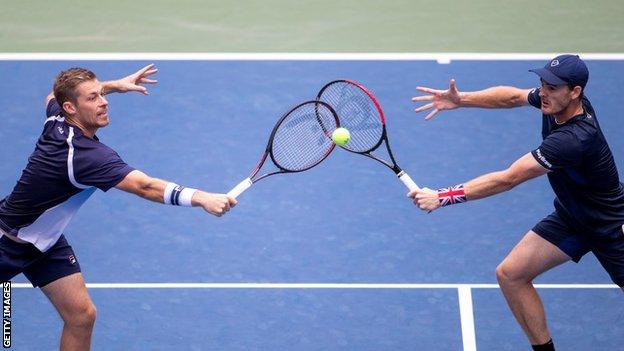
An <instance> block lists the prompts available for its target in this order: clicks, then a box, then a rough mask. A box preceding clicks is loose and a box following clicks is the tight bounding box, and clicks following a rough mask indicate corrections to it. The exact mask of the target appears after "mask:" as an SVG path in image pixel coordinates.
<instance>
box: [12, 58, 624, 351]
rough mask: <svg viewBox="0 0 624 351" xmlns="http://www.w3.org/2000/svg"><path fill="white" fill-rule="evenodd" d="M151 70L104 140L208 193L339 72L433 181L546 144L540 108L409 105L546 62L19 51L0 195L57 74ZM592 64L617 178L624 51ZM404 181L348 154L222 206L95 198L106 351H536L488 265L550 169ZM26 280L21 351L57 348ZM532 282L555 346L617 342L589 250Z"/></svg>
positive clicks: (19, 309)
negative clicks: (42, 57)
mask: <svg viewBox="0 0 624 351" xmlns="http://www.w3.org/2000/svg"><path fill="white" fill-rule="evenodd" d="M154 58H157V57H154ZM150 62H156V64H157V66H158V68H159V69H160V72H159V74H158V79H159V84H158V85H156V86H154V87H151V88H150V95H149V96H147V97H146V96H141V95H138V94H134V95H129V94H126V95H110V96H109V97H108V99H109V102H110V116H111V120H112V122H111V125H110V126H108V127H107V128H105V129H102V130H101V131H100V132H98V136H99V137H100V139H101V140H102V141H103V142H104V143H106V144H107V145H109V146H111V147H113V148H114V149H115V150H117V151H118V152H119V154H120V155H121V156H122V158H124V160H125V161H126V162H128V163H129V164H130V165H132V166H134V167H136V168H138V169H140V170H142V171H144V172H146V173H148V174H150V175H152V176H155V177H159V178H164V179H168V180H171V181H176V182H178V183H180V184H185V185H189V186H194V187H200V188H202V189H204V190H207V191H212V192H226V191H228V190H229V189H230V188H231V187H232V186H234V185H235V184H237V183H238V182H239V181H240V180H242V179H243V178H245V177H246V176H247V174H248V172H249V171H250V170H251V168H252V166H253V165H254V164H255V162H256V161H257V159H258V157H259V156H260V153H261V151H262V149H263V148H264V147H265V143H266V141H267V138H268V135H269V132H270V129H271V128H272V126H273V124H274V122H275V121H276V120H277V118H278V117H279V116H280V115H281V113H283V112H285V111H286V110H287V109H288V108H289V107H290V106H292V105H294V104H296V103H298V102H300V101H303V100H307V99H311V98H314V96H315V95H316V93H317V91H318V89H319V88H320V87H321V86H322V85H323V84H324V83H325V82H327V81H329V80H333V79H337V78H350V79H354V80H357V81H360V82H361V83H363V84H364V85H366V86H367V87H369V88H370V89H371V90H373V92H374V93H375V94H376V96H377V97H378V98H379V101H380V103H381V104H382V107H383V108H384V110H385V112H386V117H387V123H388V132H389V135H390V142H391V144H392V146H393V150H394V152H395V156H396V157H397V160H398V162H399V164H400V165H401V166H402V167H403V168H404V169H406V170H407V171H409V173H410V175H411V176H412V178H413V179H414V180H415V181H416V182H417V183H418V184H419V185H421V186H428V187H433V188H436V187H442V186H448V185H451V184H456V183H459V182H462V181H466V180H468V179H471V178H474V177H476V176H478V175H481V174H483V173H486V172H490V171H495V170H500V169H503V168H505V167H507V166H508V165H509V164H510V163H511V162H512V161H513V160H515V159H517V158H518V157H520V156H522V155H523V154H525V153H527V152H529V151H530V150H532V149H533V148H534V147H536V146H537V145H539V143H540V140H541V137H540V131H541V121H540V118H541V114H540V113H539V111H538V110H536V109H533V108H529V107H527V108H522V109H513V110H496V111H494V110H479V109H462V110H457V111H450V112H444V113H441V114H439V115H438V116H437V117H436V118H435V119H434V120H432V121H429V122H425V121H423V117H424V114H415V113H414V112H413V108H414V107H416V105H414V104H413V103H412V102H411V101H410V98H411V97H412V96H414V94H415V89H414V88H415V86H417V85H424V86H431V87H437V88H445V87H446V86H447V84H448V79H450V78H451V77H453V78H456V79H457V82H458V87H459V89H460V90H476V89H480V88H485V87H488V86H492V85H503V84H504V85H515V86H519V87H527V88H530V87H533V86H536V85H537V84H538V79H537V77H536V76H535V75H534V74H532V73H530V72H528V71H527V70H528V69H530V68H534V67H539V66H541V65H543V63H544V62H545V61H544V60H537V61H534V60H504V61H501V60H493V61H455V60H453V61H451V63H450V64H439V63H438V62H436V61H434V60H425V61H420V60H406V61H396V60H377V61H374V60H364V61H341V60H320V61H319V60H314V59H310V60H285V61H282V60H268V61H263V60H260V61H247V60H217V61H203V60H199V61H194V60H189V61H176V60H167V61H160V60H157V59H154V60H145V61H143V60H135V61H125V60H121V61H112V60H108V61H100V60H95V61H73V60H57V61H47V60H46V61H38V60H35V61H22V60H19V59H13V60H6V61H0V72H1V73H2V74H1V75H2V77H3V79H2V80H0V91H1V92H2V94H0V106H1V107H2V110H3V113H2V115H3V123H2V125H3V128H2V129H0V139H1V140H2V141H3V143H2V144H3V147H2V151H1V152H0V155H2V160H3V162H2V164H1V165H0V193H1V194H7V193H9V192H10V190H11V189H12V187H13V185H14V184H15V183H14V182H15V181H16V180H17V179H18V177H19V175H20V172H21V170H22V168H23V167H24V166H25V164H26V160H27V157H28V156H29V154H30V152H32V149H33V146H34V143H35V142H36V139H37V137H38V136H39V133H40V131H41V128H42V124H43V120H44V117H45V115H44V109H43V99H44V97H45V95H46V94H47V93H48V92H49V90H50V88H51V84H52V81H53V77H54V76H55V75H56V73H58V71H59V70H61V69H64V68H67V67H70V66H75V65H79V66H86V67H88V68H91V69H92V70H94V71H95V72H96V73H97V74H98V76H99V77H100V79H102V80H107V79H112V78H117V77H119V76H121V75H125V74H127V73H130V72H133V71H134V70H136V69H138V68H139V67H141V66H142V65H144V64H147V63H150ZM588 65H589V69H590V72H591V75H590V82H589V85H588V88H587V95H588V96H589V97H590V99H591V101H592V103H593V105H594V107H595V108H596V111H597V114H598V119H599V121H600V124H601V126H602V129H603V131H604V133H605V135H606V137H607V139H608V141H609V143H610V146H611V148H612V151H613V153H614V156H615V158H616V160H617V162H618V167H619V169H620V174H622V173H621V172H622V169H624V141H623V140H622V138H621V137H620V135H621V129H622V125H623V124H624V117H622V114H621V111H620V104H619V102H621V87H620V85H621V82H620V81H619V77H620V76H621V75H622V74H623V73H624V61H621V60H590V61H588ZM406 192H407V191H406V189H405V188H404V186H403V185H402V184H401V182H400V181H398V180H397V179H396V178H395V176H394V175H393V174H392V172H390V171H389V170H388V169H386V168H384V167H382V166H381V165H379V164H376V163H375V162H373V161H371V160H370V159H367V158H364V157H361V156H356V155H353V154H349V153H347V152H344V151H343V150H339V149H337V150H335V152H334V153H333V154H332V155H330V157H329V158H328V159H327V160H326V161H325V162H324V163H323V164H321V165H320V166H318V167H316V168H314V169H312V170H310V171H309V172H305V173H301V174H295V175H286V176H277V177H271V178H267V179H266V180H263V181H261V182H259V183H257V184H256V185H254V186H253V187H252V188H251V189H250V190H248V191H247V192H246V193H244V194H243V195H242V196H241V197H240V198H239V205H238V206H237V207H236V208H235V209H233V210H232V211H231V212H230V213H229V214H228V215H227V216H225V217H223V218H216V217H212V216H210V215H208V214H205V213H203V212H202V211H201V210H199V209H193V210H191V209H188V208H174V207H170V206H162V205H158V204H154V203H149V202H147V201H144V200H141V199H139V198H137V197H135V196H133V195H130V194H126V193H123V192H121V191H118V190H111V191H109V192H108V193H106V194H104V193H102V192H100V191H98V192H96V194H95V195H94V196H93V197H92V198H91V199H90V201H88V202H87V203H86V204H85V205H84V206H83V207H82V209H81V210H80V212H79V213H78V215H77V216H76V217H75V218H74V220H73V222H72V223H71V224H70V226H69V227H68V229H67V231H66V234H67V237H68V240H69V242H70V243H71V244H72V245H73V247H74V249H75V251H76V253H77V257H78V260H79V262H80V264H81V266H82V269H83V273H84V275H85V278H86V280H87V282H88V283H89V284H93V285H90V287H91V289H90V293H91V296H92V298H93V300H94V301H95V304H96V305H97V306H98V320H97V322H96V327H95V331H94V337H93V350H172V349H177V350H461V349H465V350H475V349H479V350H520V349H528V344H527V342H526V341H525V337H524V335H523V334H522V331H521V330H520V328H519V327H518V326H517V324H516V322H515V320H514V319H513V316H512V315H511V313H510V312H509V311H508V308H507V305H506V304H505V301H504V298H503V297H502V294H501V293H500V291H499V290H498V289H497V288H496V285H495V284H496V279H495V275H494V270H495V267H496V265H497V264H498V263H499V262H500V261H501V260H502V258H503V257H504V256H505V255H506V254H507V253H508V252H509V250H510V249H511V248H512V247H513V245H514V244H515V243H516V242H517V241H518V240H519V239H520V238H521V237H522V235H524V233H525V232H526V231H527V230H528V229H530V228H531V227H532V226H533V224H534V223H536V222H537V221H539V220H540V219H541V218H543V217H544V216H545V215H547V214H548V213H550V212H551V211H552V200H553V193H552V191H551V189H550V187H549V185H548V183H547V180H546V178H545V177H542V178H540V179H536V180H533V181H530V182H528V183H526V184H522V185H520V186H518V187H517V188H516V189H514V190H512V191H511V192H508V193H505V194H501V195H498V196H495V197H492V198H488V199H484V200H480V201H477V202H469V203H467V204H463V205H458V206H453V207H449V208H443V209H440V210H438V211H436V212H434V213H431V214H424V213H422V212H421V211H420V210H417V209H416V208H415V207H414V206H413V204H412V203H411V202H410V201H409V200H408V199H407V198H406V197H405V194H406ZM2 196H4V195H2ZM25 282H26V281H25V280H24V278H23V276H19V277H18V278H16V279H15V281H14V290H13V317H12V322H13V345H14V349H16V350H49V349H54V348H55V347H56V345H57V340H58V335H59V333H60V329H61V322H60V319H59V318H58V316H57V315H56V313H55V311H54V310H53V308H52V307H51V305H50V304H49V303H48V301H47V300H46V299H45V297H44V296H43V294H42V293H41V292H40V291H39V290H37V289H32V288H26V287H24V288H21V287H22V286H27V284H20V283H25ZM536 282H537V283H538V284H543V285H540V286H542V288H540V293H541V295H542V298H543V300H544V304H545V307H546V311H547V317H548V320H549V324H550V328H551V333H552V335H553V338H554V339H555V340H556V342H557V346H558V349H561V350H614V349H618V347H620V346H621V345H622V343H623V342H624V325H623V324H622V321H623V320H624V301H623V299H622V292H621V291H620V290H619V289H617V288H615V287H614V286H612V285H611V281H610V280H609V278H608V276H607V274H606V273H605V272H604V271H603V269H602V268H601V267H600V265H599V264H598V263H597V261H596V259H595V258H594V257H593V256H592V255H591V254H590V255H587V256H586V257H584V258H583V259H582V260H581V263H580V264H574V263H568V264H566V265H563V266H561V267H558V268H556V269H554V270H553V271H551V272H549V273H546V274H545V275H543V276H542V277H540V278H539V279H537V281H536ZM148 283H158V284H160V285H147V284H148ZM123 284H126V285H123ZM280 284H282V285H280ZM283 284H287V285H283ZM553 284H557V285H553ZM579 284H586V285H579ZM460 302H461V303H460ZM473 338H474V339H473Z"/></svg>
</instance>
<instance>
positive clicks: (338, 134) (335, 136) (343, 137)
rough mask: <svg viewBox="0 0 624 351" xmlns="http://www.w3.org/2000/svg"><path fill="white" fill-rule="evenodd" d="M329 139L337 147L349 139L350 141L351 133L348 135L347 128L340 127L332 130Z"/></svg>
mask: <svg viewBox="0 0 624 351" xmlns="http://www.w3.org/2000/svg"><path fill="white" fill-rule="evenodd" d="M331 138H332V140H333V141H334V143H336V144H337V145H344V144H346V143H348V142H349V139H351V133H349V130H347V128H342V127H340V128H337V129H336V130H334V132H333V133H332V136H331Z"/></svg>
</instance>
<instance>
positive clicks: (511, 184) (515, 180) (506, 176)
mask: <svg viewBox="0 0 624 351" xmlns="http://www.w3.org/2000/svg"><path fill="white" fill-rule="evenodd" d="M499 183H500V185H501V187H502V188H503V189H504V191H508V190H511V189H513V188H515V187H516V186H517V185H518V184H520V183H522V179H520V177H517V176H515V175H514V174H512V173H511V172H509V171H505V172H503V173H502V174H501V177H500V181H499Z"/></svg>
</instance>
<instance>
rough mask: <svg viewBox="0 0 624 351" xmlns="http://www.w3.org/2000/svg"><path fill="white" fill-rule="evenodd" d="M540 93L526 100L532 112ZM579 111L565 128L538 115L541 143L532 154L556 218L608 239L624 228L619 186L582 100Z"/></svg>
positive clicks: (623, 195) (610, 159)
mask: <svg viewBox="0 0 624 351" xmlns="http://www.w3.org/2000/svg"><path fill="white" fill-rule="evenodd" d="M539 92H540V88H536V89H533V90H532V91H531V92H530V93H529V96H528V100H529V103H530V104H531V105H532V106H534V107H537V108H540V106H541V98H540V97H539ZM582 105H583V113H582V114H580V115H577V116H574V117H573V118H572V119H570V120H569V121H567V122H566V123H564V124H557V123H556V122H555V118H554V116H552V115H543V119H542V138H543V141H542V144H541V145H540V146H539V147H538V148H537V149H535V150H533V151H532V154H533V157H535V159H536V160H537V162H539V163H540V164H541V165H542V166H543V167H544V168H546V169H548V170H549V171H550V172H549V173H548V181H549V182H550V185H551V186H552V188H553V190H554V192H555V195H556V196H557V197H556V198H555V209H556V210H557V212H558V213H559V214H560V215H561V216H562V217H563V218H564V219H566V221H568V222H570V223H571V224H573V225H574V226H575V227H576V228H579V230H580V231H581V232H585V233H587V234H590V233H597V234H607V233H609V232H611V231H613V230H614V229H615V228H619V227H620V226H622V224H624V185H623V184H622V183H620V179H619V177H618V171H617V167H616V165H615V161H614V159H613V155H612V153H611V150H610V149H609V145H608V144H607V141H606V139H605V137H604V135H603V134H602V130H601V129H600V125H599V124H598V120H597V118H596V113H595V111H594V108H593V107H592V105H591V103H590V102H589V100H588V99H587V98H586V97H583V99H582Z"/></svg>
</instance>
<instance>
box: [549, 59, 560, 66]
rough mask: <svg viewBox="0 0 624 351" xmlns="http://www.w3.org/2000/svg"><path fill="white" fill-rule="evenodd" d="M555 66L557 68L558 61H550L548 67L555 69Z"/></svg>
mask: <svg viewBox="0 0 624 351" xmlns="http://www.w3.org/2000/svg"><path fill="white" fill-rule="evenodd" d="M555 66H559V60H552V61H551V62H550V67H555Z"/></svg>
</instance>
